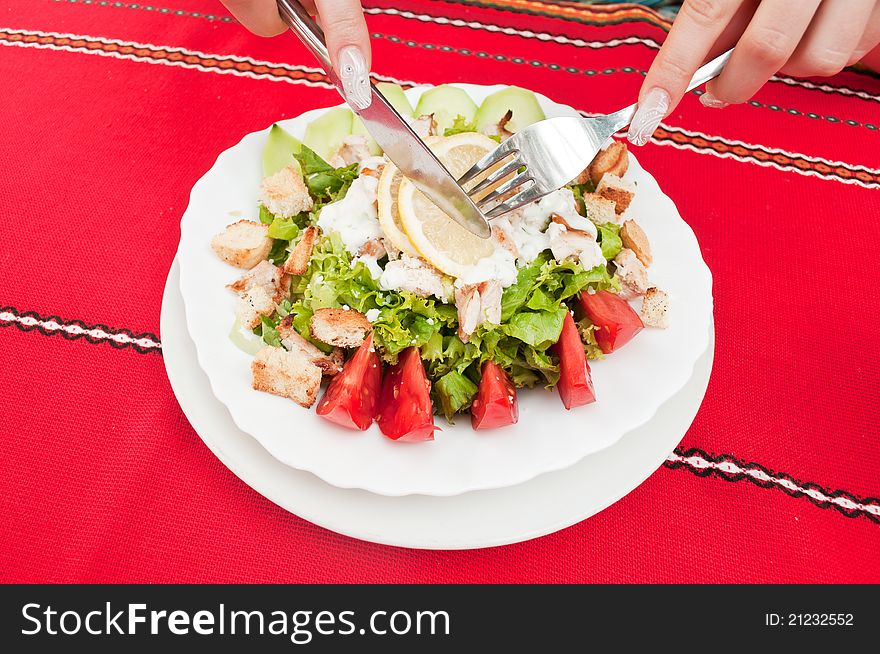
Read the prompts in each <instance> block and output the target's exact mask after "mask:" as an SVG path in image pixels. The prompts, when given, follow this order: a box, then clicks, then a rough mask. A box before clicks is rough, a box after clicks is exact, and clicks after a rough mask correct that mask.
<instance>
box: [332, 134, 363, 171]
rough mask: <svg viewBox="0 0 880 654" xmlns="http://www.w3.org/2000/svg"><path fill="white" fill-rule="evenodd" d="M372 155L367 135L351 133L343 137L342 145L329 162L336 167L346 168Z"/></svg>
mask: <svg viewBox="0 0 880 654" xmlns="http://www.w3.org/2000/svg"><path fill="white" fill-rule="evenodd" d="M370 156H372V154H371V153H370V146H369V145H367V137H366V136H362V135H361V134H350V135H349V136H346V137H345V138H344V139H342V145H340V146H339V149H338V150H337V151H336V154H334V155H333V156H332V157H330V161H329V162H328V163H329V164H330V165H331V166H333V167H334V168H345V167H346V166H350V165H351V164H355V163H360V162H361V161H363V160H364V159H367V158H369V157H370Z"/></svg>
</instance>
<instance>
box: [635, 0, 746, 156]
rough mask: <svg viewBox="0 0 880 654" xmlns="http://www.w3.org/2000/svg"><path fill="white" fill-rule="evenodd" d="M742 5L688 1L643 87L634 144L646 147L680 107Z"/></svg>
mask: <svg viewBox="0 0 880 654" xmlns="http://www.w3.org/2000/svg"><path fill="white" fill-rule="evenodd" d="M741 4H742V0H685V3H684V5H682V8H681V11H680V12H679V13H678V17H677V18H676V19H675V23H673V25H672V29H671V30H670V31H669V36H668V37H667V38H666V42H665V43H664V44H663V47H662V48H660V52H659V53H658V54H657V57H656V58H655V59H654V62H653V63H652V64H651V68H650V70H648V74H647V76H646V77H645V81H644V83H643V84H642V89H641V92H640V94H639V106H638V109H637V111H636V114H635V116H633V120H632V124H631V125H630V128H629V136H628V138H629V140H630V141H631V142H632V143H634V144H635V145H644V144H645V143H647V142H648V139H650V138H651V134H653V133H654V130H655V129H657V126H658V125H659V124H660V121H661V120H662V119H663V118H664V117H665V116H666V115H667V114H668V113H669V112H670V111H671V110H672V108H673V107H674V106H675V105H677V104H678V102H679V100H681V96H682V95H684V92H685V89H686V88H687V85H688V82H690V80H691V77H692V76H693V74H694V72H695V71H696V70H697V68H699V67H700V65H701V64H702V63H703V61H704V60H705V59H706V55H707V54H708V53H709V50H710V48H711V47H712V46H713V44H714V43H715V42H716V41H717V40H718V37H719V36H720V35H721V33H722V32H723V30H724V28H725V26H726V25H727V24H728V23H729V22H730V20H731V18H733V16H734V14H735V13H736V10H737V9H738V8H739V6H740V5H741Z"/></svg>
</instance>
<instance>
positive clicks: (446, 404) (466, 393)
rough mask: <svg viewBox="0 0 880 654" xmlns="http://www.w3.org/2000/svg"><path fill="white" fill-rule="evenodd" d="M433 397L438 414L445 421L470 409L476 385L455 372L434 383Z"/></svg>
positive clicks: (475, 392) (475, 393)
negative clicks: (444, 418) (440, 414)
mask: <svg viewBox="0 0 880 654" xmlns="http://www.w3.org/2000/svg"><path fill="white" fill-rule="evenodd" d="M433 395H434V400H435V402H436V404H437V405H438V408H439V409H440V412H441V413H443V415H444V416H446V419H447V420H450V421H451V420H452V416H454V415H455V414H456V413H462V412H463V411H466V410H467V409H468V408H470V406H471V403H472V402H473V401H474V398H475V397H476V395H477V385H476V384H475V383H474V382H472V381H471V380H470V379H468V378H467V377H465V376H464V375H462V374H461V373H460V372H458V371H457V370H452V371H450V372H447V373H446V374H445V375H443V376H442V377H441V378H440V379H438V380H437V381H436V382H435V383H434V387H433Z"/></svg>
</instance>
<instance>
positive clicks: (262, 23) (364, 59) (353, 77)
mask: <svg viewBox="0 0 880 654" xmlns="http://www.w3.org/2000/svg"><path fill="white" fill-rule="evenodd" d="M220 1H221V2H222V3H223V4H224V5H226V8H227V9H229V11H230V12H232V15H233V16H235V17H236V19H238V21H239V22H240V23H241V24H242V25H244V26H245V27H246V28H248V29H249V30H250V31H251V32H253V33H254V34H258V35H259V36H276V35H278V34H281V33H282V32H284V31H285V30H286V29H287V26H286V25H285V24H284V22H283V21H282V20H281V16H279V14H278V6H277V5H276V4H275V0H220ZM301 3H302V5H303V6H304V7H305V8H306V9H307V10H308V11H309V13H311V14H317V15H318V22H319V23H320V24H321V27H322V28H323V29H324V36H325V37H326V39H327V49H328V50H329V51H330V60H331V61H332V62H333V69H334V70H335V71H336V74H337V75H339V79H340V80H341V81H342V90H343V91H344V93H345V98H346V100H348V101H349V102H350V103H351V104H353V105H354V106H356V107H358V108H359V109H366V108H367V107H369V106H370V99H371V97H372V96H371V94H370V34H369V32H368V31H367V23H366V21H365V20H364V11H363V9H362V8H361V3H360V0H301Z"/></svg>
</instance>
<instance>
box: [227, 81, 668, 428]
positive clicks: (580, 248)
mask: <svg viewBox="0 0 880 654" xmlns="http://www.w3.org/2000/svg"><path fill="white" fill-rule="evenodd" d="M380 86H381V87H382V91H383V93H384V94H385V95H386V97H388V98H389V99H390V100H391V101H392V103H393V104H394V105H395V107H396V109H397V110H398V112H399V113H400V114H401V115H403V116H405V117H407V119H408V120H409V121H410V122H411V124H412V125H413V128H414V129H415V130H416V131H417V132H418V133H419V135H420V136H421V137H422V138H424V139H425V140H426V142H427V143H428V144H429V145H430V147H431V148H432V149H433V150H434V152H435V153H436V154H437V156H438V157H439V158H440V159H441V161H443V163H444V164H445V165H446V166H447V168H448V169H449V170H450V172H451V173H452V174H453V175H456V176H458V175H460V174H461V173H463V172H464V171H465V170H467V169H468V168H469V167H470V166H471V165H472V164H473V163H474V162H475V161H476V160H478V159H479V158H481V157H482V156H484V155H485V154H487V153H488V152H490V151H491V150H493V149H494V148H495V147H496V146H497V144H498V143H499V142H500V141H501V140H503V139H505V138H507V137H508V136H510V135H511V134H513V133H515V132H516V131H517V130H519V129H522V128H523V127H525V126H526V125H529V124H531V123H533V122H535V121H538V120H542V119H543V118H544V113H543V111H542V110H541V107H540V105H539V103H538V101H537V99H536V98H535V96H534V95H533V94H532V93H531V92H529V91H526V90H523V89H519V88H516V87H509V88H506V89H504V90H502V91H499V92H497V93H494V94H492V95H490V96H488V97H487V98H486V99H485V100H484V101H483V102H482V104H481V105H480V106H479V107H478V106H477V105H476V104H475V103H474V102H473V101H472V100H471V98H470V97H469V96H468V95H467V93H465V92H464V91H463V90H461V89H458V88H455V87H452V86H438V87H435V88H433V89H430V90H428V91H426V92H425V93H423V94H422V96H421V98H420V100H419V102H418V104H417V106H416V107H415V108H413V107H412V105H411V104H410V103H409V100H408V99H407V98H406V96H405V95H404V93H403V90H402V89H401V88H400V87H398V86H396V85H392V84H382V85H380ZM627 166H628V153H627V150H626V146H625V145H624V144H623V143H619V142H613V143H611V144H610V145H608V146H607V147H606V148H605V149H604V150H602V151H601V152H600V153H599V155H598V156H597V157H596V158H595V160H594V161H593V162H592V163H591V164H590V165H589V166H588V167H587V168H586V169H585V170H584V171H583V173H582V174H581V175H579V176H578V178H577V179H575V180H573V181H572V182H571V183H570V184H569V185H568V186H566V187H565V188H562V189H560V190H558V191H556V192H554V193H552V194H550V195H548V196H546V197H544V198H542V199H541V200H539V201H537V202H535V203H533V204H531V205H528V206H526V207H523V208H521V209H519V210H517V211H515V212H511V213H509V214H506V215H504V216H501V217H499V218H496V219H494V220H492V221H490V224H491V227H492V237H491V238H489V239H480V238H478V237H476V236H474V235H472V234H470V233H469V232H467V231H466V230H465V229H464V228H463V227H460V226H459V225H458V224H456V223H454V222H452V221H451V220H450V219H449V218H448V217H447V216H445V214H443V213H442V212H441V211H440V210H439V209H438V208H437V207H436V206H434V205H433V203H431V202H430V201H429V200H428V199H427V198H426V197H425V196H423V195H422V194H421V193H420V192H419V191H418V190H417V189H416V188H415V187H414V186H413V185H412V183H411V182H410V181H409V180H407V179H406V178H405V177H404V176H403V175H402V174H401V173H400V171H399V170H397V168H396V167H395V166H394V164H393V163H391V162H390V161H389V160H387V159H386V158H385V157H383V156H382V153H381V150H380V149H379V147H378V145H377V144H376V143H375V141H373V140H372V139H371V138H370V136H369V134H367V132H366V130H365V129H364V126H363V124H362V123H361V122H360V121H359V119H358V118H357V117H356V116H354V115H353V114H352V113H351V112H350V111H349V110H347V109H331V110H329V111H327V112H326V113H324V114H323V115H322V116H321V117H320V118H318V119H316V120H314V121H313V122H312V123H310V124H309V125H308V127H307V128H306V132H305V135H304V138H303V139H302V141H300V140H298V139H296V138H294V137H293V136H292V135H290V134H289V133H287V132H285V131H284V130H283V129H282V128H281V127H280V126H278V125H273V126H272V128H271V130H270V133H269V137H268V140H267V142H266V146H265V149H264V153H263V180H262V183H261V186H260V195H259V222H257V221H255V220H239V221H237V222H235V223H233V224H231V225H229V226H227V227H226V229H225V231H223V232H222V233H220V234H217V235H216V236H215V237H214V238H213V239H212V241H211V246H212V248H213V249H214V251H215V252H216V254H217V255H218V256H219V257H220V258H221V259H223V260H224V261H226V262H227V263H229V264H231V265H233V266H236V267H238V268H242V269H244V270H245V272H244V274H243V275H242V276H241V278H240V279H238V280H237V281H235V282H234V283H233V284H230V285H229V288H230V290H231V291H232V292H234V293H235V294H236V295H237V299H236V312H235V313H236V315H235V321H234V324H233V327H232V331H231V333H230V338H231V339H232V341H233V342H234V343H235V344H236V345H237V346H238V347H240V348H241V349H243V350H245V351H246V352H248V353H249V354H251V355H252V356H253V360H252V363H251V370H252V376H253V388H254V389H256V390H259V391H264V392H268V393H273V394H275V395H279V396H282V397H286V398H289V399H291V400H292V401H294V402H296V403H298V404H300V405H302V406H303V407H307V408H308V407H312V406H314V405H315V404H317V409H316V410H317V413H318V415H320V416H322V417H324V418H326V419H327V420H330V421H332V422H334V423H336V424H338V425H341V426H343V427H348V428H351V429H357V430H365V429H368V428H369V427H370V426H371V425H372V423H373V422H374V421H375V422H377V423H378V426H379V429H380V430H381V432H382V433H383V434H384V435H385V436H387V437H389V438H391V439H393V440H404V441H424V440H431V439H433V437H434V433H435V431H436V430H437V429H438V428H437V427H436V426H435V415H442V416H444V417H445V418H446V419H447V420H449V421H453V420H455V419H456V416H458V415H459V414H463V413H466V412H469V413H470V419H471V423H472V425H473V427H474V429H490V428H497V427H503V426H505V425H510V424H514V423H515V422H517V419H518V407H517V391H518V389H522V388H529V387H535V386H544V387H546V388H548V389H555V390H556V391H557V392H558V394H559V397H560V399H561V401H562V404H563V406H564V407H565V409H572V408H574V407H578V406H583V405H586V404H589V403H591V402H594V401H596V397H597V395H596V392H595V390H594V387H593V383H592V380H591V377H590V366H589V360H591V359H598V358H601V357H603V356H606V355H611V354H612V353H613V352H615V351H616V350H617V349H619V348H621V347H623V346H624V345H625V344H626V343H627V342H629V341H630V340H631V339H632V338H634V337H635V336H636V335H637V334H638V333H639V331H640V330H642V329H643V328H644V327H645V326H646V325H647V326H652V327H658V328H665V327H666V326H667V325H668V315H667V314H668V304H669V299H668V296H667V294H666V293H665V292H664V291H662V290H660V289H658V288H656V287H654V286H652V285H651V284H650V282H649V279H648V269H649V267H650V266H651V264H652V253H651V247H650V243H649V241H648V238H647V236H646V235H645V232H644V231H643V230H642V228H641V227H640V226H639V225H638V223H637V222H636V221H635V220H634V219H633V217H631V216H630V215H629V214H630V213H631V212H628V211H627V210H628V207H629V205H630V203H631V201H632V199H633V197H634V194H635V192H636V187H635V185H634V183H633V182H632V181H630V180H628V179H627V177H626V173H627ZM478 182H479V180H476V182H475V183H478ZM489 191H491V189H487V190H486V191H485V192H489ZM639 298H641V307H640V312H638V313H637V312H636V310H635V309H634V308H633V306H631V304H630V302H631V301H634V300H637V299H639ZM325 382H326V385H325V386H324V387H323V388H324V390H323V394H321V389H322V384H325ZM319 395H321V397H320V399H319Z"/></svg>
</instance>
